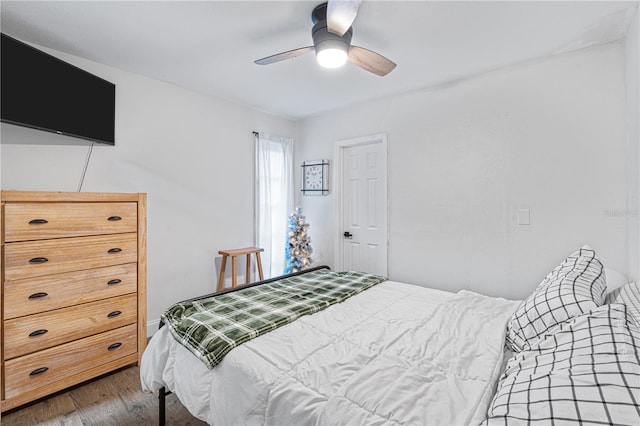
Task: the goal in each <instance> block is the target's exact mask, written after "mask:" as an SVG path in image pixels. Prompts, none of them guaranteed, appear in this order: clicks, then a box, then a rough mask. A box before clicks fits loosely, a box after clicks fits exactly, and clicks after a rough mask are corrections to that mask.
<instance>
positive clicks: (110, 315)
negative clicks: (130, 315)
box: [107, 311, 122, 318]
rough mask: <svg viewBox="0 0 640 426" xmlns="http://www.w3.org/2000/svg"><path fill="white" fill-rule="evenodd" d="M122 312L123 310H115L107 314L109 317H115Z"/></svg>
mask: <svg viewBox="0 0 640 426" xmlns="http://www.w3.org/2000/svg"><path fill="white" fill-rule="evenodd" d="M121 313H122V312H121V311H113V312H109V314H108V315H107V316H108V317H109V318H113V317H117V316H118V315H120V314H121Z"/></svg>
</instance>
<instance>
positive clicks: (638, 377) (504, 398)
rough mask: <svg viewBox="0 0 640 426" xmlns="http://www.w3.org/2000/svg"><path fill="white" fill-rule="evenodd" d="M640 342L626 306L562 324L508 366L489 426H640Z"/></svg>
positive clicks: (607, 308) (607, 307)
mask: <svg viewBox="0 0 640 426" xmlns="http://www.w3.org/2000/svg"><path fill="white" fill-rule="evenodd" d="M638 341H640V328H638V327H636V326H635V324H633V323H627V320H626V312H625V308H624V306H622V305H617V304H613V305H605V306H601V307H599V308H596V309H594V310H593V311H590V312H588V313H586V314H582V315H579V316H577V317H575V318H573V319H572V320H570V321H567V322H565V323H563V324H561V325H560V326H559V327H558V329H557V330H556V333H555V334H553V335H547V336H546V337H544V338H542V339H540V340H539V341H538V342H537V343H536V344H534V345H532V347H531V349H530V350H526V351H522V352H520V353H518V354H516V355H515V356H513V357H512V358H511V359H510V360H509V362H508V363H507V367H506V369H505V372H504V373H503V375H502V378H501V379H500V383H499V385H498V389H497V391H496V394H495V396H494V398H493V401H492V403H491V406H490V408H489V411H488V418H487V419H486V420H485V421H484V422H483V423H482V425H483V426H487V425H500V426H504V425H511V424H518V425H519V424H529V425H531V424H535V425H547V424H548V425H552V424H562V425H587V424H589V425H597V424H600V425H606V424H609V425H629V426H631V425H633V426H636V425H640V358H638V343H637V342H638Z"/></svg>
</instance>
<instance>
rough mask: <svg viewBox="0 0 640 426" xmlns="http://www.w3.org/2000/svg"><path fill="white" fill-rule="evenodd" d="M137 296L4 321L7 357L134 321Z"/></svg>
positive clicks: (120, 297) (100, 301)
mask: <svg viewBox="0 0 640 426" xmlns="http://www.w3.org/2000/svg"><path fill="white" fill-rule="evenodd" d="M137 309H138V298H137V295H135V294H131V295H127V296H119V297H114V298H113V299H107V300H99V301H97V302H90V303H85V304H83V305H77V306H71V307H69V308H64V309H57V310H55V311H49V312H44V313H41V314H34V315H29V316H26V317H20V318H14V319H10V320H6V321H5V322H4V330H3V334H4V336H5V338H4V359H11V358H15V357H18V356H21V355H26V354H28V353H32V352H36V351H39V350H42V349H46V348H50V347H52V346H55V345H59V344H62V343H67V342H70V341H72V340H77V339H81V338H83V337H87V336H91V335H93V334H98V333H102V332H103V331H107V330H112V329H114V328H118V327H122V326H124V325H128V324H133V323H135V322H136V319H137V315H138V312H137Z"/></svg>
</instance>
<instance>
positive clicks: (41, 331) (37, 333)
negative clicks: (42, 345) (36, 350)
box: [29, 328, 49, 337]
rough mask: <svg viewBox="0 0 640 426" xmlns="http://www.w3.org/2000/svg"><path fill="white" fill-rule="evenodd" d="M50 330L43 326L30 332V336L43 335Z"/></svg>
mask: <svg viewBox="0 0 640 426" xmlns="http://www.w3.org/2000/svg"><path fill="white" fill-rule="evenodd" d="M48 332H49V330H47V329H46V328H42V329H40V330H36V331H32V332H31V333H29V337H36V336H42V335H43V334H45V333H48Z"/></svg>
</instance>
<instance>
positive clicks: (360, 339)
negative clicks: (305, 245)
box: [141, 281, 519, 425]
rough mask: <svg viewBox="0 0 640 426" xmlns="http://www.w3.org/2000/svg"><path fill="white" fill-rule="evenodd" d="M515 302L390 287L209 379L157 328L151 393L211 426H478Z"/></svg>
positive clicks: (246, 352) (222, 367) (258, 346)
mask: <svg viewBox="0 0 640 426" xmlns="http://www.w3.org/2000/svg"><path fill="white" fill-rule="evenodd" d="M518 303H519V302H515V301H508V300H504V299H499V298H491V297H487V296H482V295H479V294H475V293H471V292H464V291H463V292H460V293H457V294H454V293H449V292H444V291H439V290H434V289H427V288H423V287H419V286H414V285H408V284H403V283H398V282H392V281H386V282H384V283H381V284H378V285H376V286H374V287H372V288H370V289H368V290H366V291H364V292H363V293H361V294H358V295H356V296H353V297H351V298H350V299H348V300H346V301H344V302H342V303H338V304H336V305H333V306H331V307H329V308H327V309H325V310H323V311H321V312H318V313H316V314H313V315H309V316H305V317H302V318H300V319H298V320H296V321H294V322H293V323H291V324H288V325H285V326H283V327H281V328H279V329H277V330H275V331H272V332H269V333H267V334H265V335H262V336H260V337H258V338H256V339H253V340H251V341H249V342H247V343H245V344H243V345H241V346H239V347H237V348H235V349H233V350H232V351H231V352H230V353H229V354H228V355H226V357H225V358H224V359H223V360H222V362H221V363H220V364H219V365H217V366H216V367H215V368H213V369H211V370H209V369H207V367H206V366H205V364H204V363H202V362H201V361H200V360H199V359H197V358H196V357H195V356H194V355H193V354H192V353H191V352H189V350H187V349H186V348H185V347H183V346H181V345H180V344H179V343H178V342H177V341H176V340H175V339H174V338H173V337H172V335H171V333H169V331H168V327H163V328H161V329H160V330H159V331H158V332H157V333H156V334H155V335H154V336H153V338H152V339H151V341H150V342H149V344H148V346H147V349H146V351H145V353H144V355H143V359H142V364H141V380H142V386H143V389H144V390H146V391H158V390H159V389H160V388H162V387H166V388H167V389H168V390H171V391H173V392H174V393H175V394H176V395H177V396H178V398H179V399H180V401H181V402H182V403H183V404H184V405H185V407H186V408H187V409H188V410H189V411H190V412H191V413H192V414H193V415H194V416H196V417H198V418H200V419H202V420H204V421H206V422H208V423H210V424H215V425H242V424H247V425H253V424H256V425H258V424H266V425H293V424H295V425H304V424H332V425H333V424H367V425H371V424H414V425H425V424H456V425H458V424H478V423H480V422H481V421H482V420H483V419H484V418H485V417H486V415H487V409H488V405H489V403H490V401H491V398H492V397H493V394H494V392H495V387H496V383H497V380H498V378H499V377H500V374H501V373H502V370H503V362H504V359H503V358H504V354H503V348H504V341H505V329H506V327H505V326H506V324H507V321H508V319H509V317H510V316H511V314H512V313H513V312H514V311H515V310H516V308H517V307H518Z"/></svg>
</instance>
